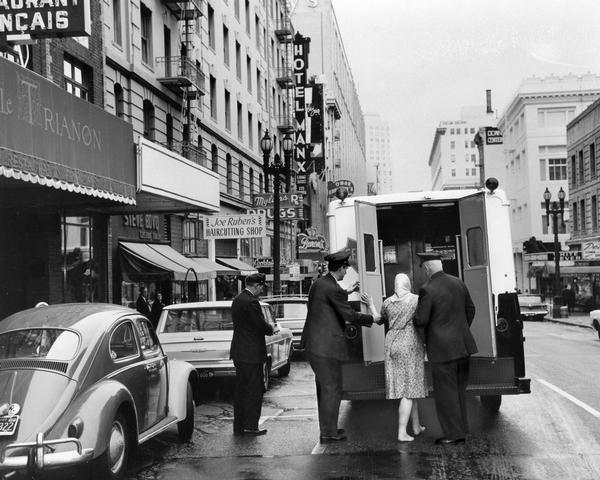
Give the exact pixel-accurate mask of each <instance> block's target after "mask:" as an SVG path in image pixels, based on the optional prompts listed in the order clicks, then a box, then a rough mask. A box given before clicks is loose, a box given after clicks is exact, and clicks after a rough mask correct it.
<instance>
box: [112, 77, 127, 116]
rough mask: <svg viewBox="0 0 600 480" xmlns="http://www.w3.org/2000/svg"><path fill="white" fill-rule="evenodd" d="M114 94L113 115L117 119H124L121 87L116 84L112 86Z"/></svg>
mask: <svg viewBox="0 0 600 480" xmlns="http://www.w3.org/2000/svg"><path fill="white" fill-rule="evenodd" d="M114 94H115V115H116V116H117V117H119V118H122V119H125V101H124V99H123V87H121V85H119V84H118V83H115V86H114Z"/></svg>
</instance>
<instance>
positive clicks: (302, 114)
mask: <svg viewBox="0 0 600 480" xmlns="http://www.w3.org/2000/svg"><path fill="white" fill-rule="evenodd" d="M309 46H310V38H308V37H303V36H302V35H301V34H300V32H296V35H295V36H294V43H293V52H294V81H295V84H296V86H295V87H294V118H295V119H296V132H295V135H296V138H295V142H294V143H295V145H296V148H295V149H294V152H295V156H296V190H297V191H299V192H306V184H307V179H308V172H307V168H308V165H307V158H306V153H307V152H306V84H307V80H306V72H307V69H308V52H309Z"/></svg>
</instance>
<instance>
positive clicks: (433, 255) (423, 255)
mask: <svg viewBox="0 0 600 480" xmlns="http://www.w3.org/2000/svg"><path fill="white" fill-rule="evenodd" d="M417 256H418V257H419V258H420V259H421V263H424V262H429V261H430V260H441V259H442V256H441V255H440V254H439V253H437V252H418V253H417Z"/></svg>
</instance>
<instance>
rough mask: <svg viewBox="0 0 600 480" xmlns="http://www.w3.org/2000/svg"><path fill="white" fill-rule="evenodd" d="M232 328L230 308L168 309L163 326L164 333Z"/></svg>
mask: <svg viewBox="0 0 600 480" xmlns="http://www.w3.org/2000/svg"><path fill="white" fill-rule="evenodd" d="M232 329H233V320H232V319H231V308H197V309H189V310H169V313H168V315H167V321H166V322H165V327H164V331H165V332H166V333H173V332H198V331H207V330H232Z"/></svg>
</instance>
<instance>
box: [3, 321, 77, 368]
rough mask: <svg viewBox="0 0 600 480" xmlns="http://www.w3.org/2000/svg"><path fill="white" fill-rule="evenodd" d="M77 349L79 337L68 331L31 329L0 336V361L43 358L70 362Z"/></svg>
mask: <svg viewBox="0 0 600 480" xmlns="http://www.w3.org/2000/svg"><path fill="white" fill-rule="evenodd" d="M78 348H79V336H78V335H77V334H76V333H75V332H72V331H70V330H61V329H57V328H32V329H24V330H13V331H11V332H6V333H3V334H2V335H0V359H3V358H45V359H47V360H70V359H72V358H73V357H74V356H75V354H76V353H77V349H78Z"/></svg>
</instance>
